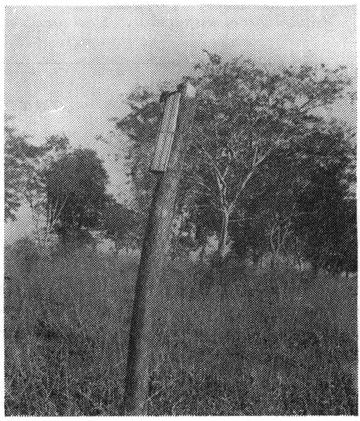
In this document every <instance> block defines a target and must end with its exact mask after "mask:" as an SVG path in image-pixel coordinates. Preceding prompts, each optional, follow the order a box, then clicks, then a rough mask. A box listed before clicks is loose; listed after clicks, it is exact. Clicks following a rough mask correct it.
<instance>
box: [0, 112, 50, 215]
mask: <svg viewBox="0 0 360 421" xmlns="http://www.w3.org/2000/svg"><path fill="white" fill-rule="evenodd" d="M12 119H13V117H11V116H7V115H5V128H4V135H5V148H4V158H5V159H4V161H5V162H4V164H5V168H4V169H5V173H4V176H5V177H4V178H5V221H8V220H15V219H16V212H17V210H18V209H19V207H20V205H21V202H22V200H23V199H24V192H25V191H26V184H27V183H28V181H29V179H31V178H32V177H33V176H34V173H35V164H36V163H37V162H38V159H39V158H40V157H41V156H42V155H43V154H44V153H45V152H46V149H45V148H44V146H40V147H37V146H34V145H32V144H31V143H29V142H28V138H29V137H30V136H29V135H26V134H17V131H16V129H15V128H14V127H13V126H12V125H11V120H12Z"/></svg>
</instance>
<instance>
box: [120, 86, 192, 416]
mask: <svg viewBox="0 0 360 421" xmlns="http://www.w3.org/2000/svg"><path fill="white" fill-rule="evenodd" d="M195 104H196V100H195V98H194V96H187V91H186V90H185V89H184V90H183V94H182V96H181V101H180V109H179V116H178V124H177V130H176V133H175V136H174V141H173V145H172V151H171V156H170V161H169V166H168V170H167V171H166V172H165V173H160V174H159V175H158V180H157V184H156V187H155V191H154V195H153V200H152V204H151V208H150V211H149V217H148V223H147V227H146V232H145V237H144V242H143V248H142V252H141V259H140V265H139V271H138V277H137V281H136V285H135V297H134V304H133V312H132V319H131V325H130V337H129V347H128V359H127V368H126V378H125V394H124V413H125V415H145V414H146V413H147V407H146V400H147V395H148V383H149V375H148V370H149V361H150V354H151V351H152V346H153V332H152V320H153V312H154V309H155V307H156V304H157V303H156V292H157V289H158V286H159V282H160V277H161V274H162V269H163V264H164V260H165V253H166V250H168V249H169V241H170V235H171V227H172V222H173V216H174V208H175V200H176V195H177V190H178V185H179V181H180V178H181V172H182V166H183V161H184V157H185V153H186V150H187V146H188V142H189V140H188V138H187V137H186V134H187V131H188V129H189V126H190V125H191V123H192V120H193V116H194V112H195Z"/></svg>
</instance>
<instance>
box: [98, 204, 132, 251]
mask: <svg viewBox="0 0 360 421" xmlns="http://www.w3.org/2000/svg"><path fill="white" fill-rule="evenodd" d="M102 229H103V230H104V237H105V238H107V239H110V240H112V241H113V242H114V249H115V254H116V255H117V254H118V253H119V250H120V249H121V248H122V247H125V248H126V249H129V248H133V247H136V246H137V245H138V242H139V235H140V226H139V220H138V218H137V214H136V212H135V211H134V210H132V209H128V208H127V207H126V206H124V205H123V204H121V203H116V202H115V203H111V204H110V205H109V206H107V207H106V209H105V210H104V213H103V223H102Z"/></svg>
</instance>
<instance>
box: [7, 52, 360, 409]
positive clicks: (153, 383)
mask: <svg viewBox="0 0 360 421" xmlns="http://www.w3.org/2000/svg"><path fill="white" fill-rule="evenodd" d="M206 53H207V56H208V60H207V61H206V62H203V63H200V64H199V65H197V66H196V72H197V73H196V75H197V76H196V77H192V78H190V79H191V81H192V83H193V84H195V85H196V86H197V89H198V92H199V98H198V107H197V111H196V115H195V122H194V127H193V130H192V134H191V136H192V138H191V139H190V140H191V142H190V144H191V147H190V148H189V151H188V155H187V157H186V160H185V163H184V164H185V170H184V174H183V176H182V179H181V183H180V189H179V192H178V197H177V203H176V218H175V219H176V220H175V221H174V227H173V235H172V242H171V244H172V249H171V250H169V251H168V254H167V256H166V257H167V259H166V267H165V273H164V275H163V277H162V278H161V288H160V289H159V290H158V291H157V294H156V297H157V300H158V302H157V303H155V304H157V305H155V306H154V308H156V314H155V316H156V317H155V320H154V325H153V332H154V333H155V336H156V344H154V349H153V351H154V352H153V355H152V362H151V367H150V378H149V398H148V413H149V414H151V415H170V414H171V415H180V414H181V415H265V414H267V415H320V414H321V415H344V414H346V415H350V414H351V415H355V414H357V411H358V409H357V404H358V402H357V399H358V397H357V396H358V395H357V377H356V376H357V318H356V308H357V306H356V296H357V289H356V276H355V272H356V271H357V228H356V200H355V197H354V196H355V195H354V190H355V189H354V186H355V181H356V179H355V146H354V136H355V129H354V127H352V126H351V125H347V124H345V123H344V122H342V121H339V120H330V119H328V118H325V113H324V110H325V109H326V107H331V106H334V105H336V104H337V101H339V100H340V99H341V98H343V97H345V96H347V95H350V96H351V95H352V92H351V81H350V79H349V78H348V77H347V74H346V69H345V68H344V67H343V66H341V67H339V68H337V69H329V68H327V67H326V66H325V65H320V66H319V67H316V68H315V67H311V66H305V65H301V66H299V67H297V68H294V67H292V66H290V67H288V68H284V69H280V70H279V69H278V70H274V69H268V68H265V67H264V66H261V65H259V64H257V63H254V62H253V61H251V60H245V59H234V60H232V61H229V62H223V61H222V59H221V57H219V56H218V55H214V54H210V53H208V52H206ZM128 104H129V106H130V110H129V113H128V114H127V115H126V116H125V117H124V118H121V119H117V118H115V119H114V123H115V125H116V127H117V129H118V130H121V131H122V132H123V133H125V134H126V135H127V136H128V138H129V140H130V148H129V155H128V159H127V164H128V168H129V176H130V180H131V183H132V188H133V189H132V192H133V198H132V199H133V200H132V202H131V204H130V205H127V204H124V203H122V204H120V203H118V202H116V200H115V199H114V197H112V196H111V195H110V194H108V192H107V190H106V189H107V184H108V175H107V172H106V170H105V167H104V163H103V162H102V161H101V160H100V159H99V157H98V156H97V154H96V152H95V151H92V150H90V149H81V148H78V149H72V148H71V146H70V142H69V139H67V137H66V136H65V135H64V136H51V137H50V138H48V139H46V140H45V142H44V144H42V145H39V146H34V145H32V143H31V142H30V140H29V136H27V135H24V134H19V133H18V132H17V130H16V129H15V128H14V127H13V126H12V125H11V124H10V119H9V118H6V120H5V124H6V125H5V220H14V219H16V215H17V211H18V209H19V207H20V205H21V203H22V202H23V201H26V202H27V203H28V204H29V205H30V209H31V212H32V217H33V223H34V225H33V228H34V235H33V237H32V238H21V239H19V240H18V241H17V242H15V243H14V244H12V245H11V246H8V247H7V248H6V253H5V273H6V276H5V409H6V414H7V415H118V414H121V413H122V410H123V408H122V406H121V405H122V401H123V394H124V376H125V367H126V357H127V347H128V336H129V325H130V316H131V315H130V311H131V307H132V301H133V297H134V285H135V276H136V272H137V267H138V257H134V256H135V255H130V254H129V253H126V254H124V253H121V249H123V248H125V249H126V250H127V251H128V249H129V248H139V247H140V245H141V244H142V236H143V231H144V226H145V221H146V217H147V210H148V206H149V200H150V196H151V193H152V188H153V185H154V179H153V178H152V177H150V176H149V173H148V168H149V163H150V160H151V157H152V152H153V147H154V140H155V137H156V134H157V130H158V124H159V119H160V118H161V113H162V108H161V104H160V103H159V101H158V95H157V94H155V93H153V92H149V91H147V90H145V89H138V90H137V91H135V92H133V93H132V94H131V95H130V96H129V99H128ZM95 231H97V233H99V234H100V235H99V236H98V237H100V238H102V239H106V240H110V241H111V242H112V243H113V246H114V251H115V253H113V254H110V253H105V252H102V251H100V250H99V249H98V248H97V242H98V240H96V239H95V235H94V234H95ZM50 238H52V240H54V241H53V242H51V241H50ZM89 245H90V247H89ZM136 256H137V255H136Z"/></svg>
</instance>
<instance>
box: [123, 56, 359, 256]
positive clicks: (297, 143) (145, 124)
mask: <svg viewBox="0 0 360 421" xmlns="http://www.w3.org/2000/svg"><path fill="white" fill-rule="evenodd" d="M206 53H207V55H208V58H209V60H208V61H207V62H203V63H200V64H198V65H197V66H196V70H197V72H198V76H197V77H196V78H191V81H192V83H193V84H195V85H196V86H197V88H198V106H197V111H196V115H195V122H194V126H193V130H192V137H193V141H192V143H191V147H190V149H189V152H188V156H187V159H186V161H185V163H184V164H185V167H186V168H185V174H184V177H183V180H182V184H181V191H180V192H179V201H178V212H179V214H181V213H183V212H184V209H185V210H186V212H188V215H189V218H191V222H192V223H194V224H195V226H196V229H197V231H198V232H199V238H200V237H201V238H202V240H203V239H204V233H212V232H216V233H217V237H218V239H219V246H218V248H219V254H220V259H221V260H222V259H224V258H225V256H226V255H227V253H228V251H229V250H230V248H231V243H232V240H235V237H236V236H237V238H239V235H240V236H243V235H245V237H246V238H248V239H249V240H250V238H254V236H253V235H252V234H253V231H252V233H251V234H250V233H246V234H245V231H244V230H248V229H250V230H251V224H250V222H249V220H248V217H249V213H251V212H250V210H249V209H246V206H247V205H249V206H250V208H251V206H254V202H255V201H256V200H261V196H260V195H259V194H258V193H259V191H264V194H263V197H262V199H264V200H266V206H270V208H265V206H264V207H262V208H261V209H258V211H259V212H260V213H259V214H257V215H251V218H252V219H253V221H254V224H253V225H252V226H253V227H255V226H256V222H255V221H265V220H267V221H268V223H267V224H266V226H263V225H261V224H260V226H261V227H262V228H261V229H262V230H263V233H264V235H266V236H267V238H268V243H269V248H270V249H271V251H272V253H273V254H274V255H276V254H278V253H280V252H281V251H283V250H284V248H285V243H286V241H288V238H289V233H290V219H291V217H292V212H293V211H294V203H295V201H294V200H295V196H296V195H297V191H296V190H294V191H291V190H292V189H293V188H302V186H303V185H304V178H306V177H305V176H306V170H305V167H304V169H303V170H304V172H305V174H304V177H301V178H302V181H301V182H299V180H298V176H299V174H300V173H301V171H302V170H301V165H307V166H308V167H309V166H310V167H311V165H315V163H316V162H317V161H318V158H317V153H318V152H319V151H316V148H317V146H314V145H313V146H312V148H313V151H312V153H313V156H312V157H307V158H305V157H304V154H306V153H309V152H310V149H311V148H309V145H308V144H307V143H308V142H310V139H311V142H313V143H315V142H316V141H317V139H316V135H315V133H318V134H320V137H321V136H322V135H323V134H324V133H325V134H326V132H331V131H332V132H334V131H336V130H338V131H339V132H341V125H338V126H339V127H340V128H339V127H338V128H336V123H335V122H328V121H326V120H325V119H324V118H323V117H322V115H323V111H324V110H325V109H326V108H327V107H330V106H331V105H333V104H335V103H336V102H337V101H338V100H339V99H341V98H342V97H343V96H344V95H347V93H348V90H349V86H350V84H351V80H350V79H349V77H348V76H347V75H346V68H345V67H344V66H340V67H339V68H336V69H333V70H332V69H329V68H327V67H326V66H325V65H321V66H319V67H313V66H307V65H301V66H298V67H293V66H290V67H288V68H283V69H278V70H276V69H268V68H266V67H265V66H261V65H259V64H257V63H255V62H253V61H252V60H245V59H242V58H239V59H234V60H232V61H230V62H225V63H223V62H222V59H221V57H219V56H218V55H213V54H210V53H208V52H207V51H206ZM129 105H130V108H131V111H130V112H129V114H128V115H127V116H126V117H125V118H123V119H115V120H116V126H117V128H118V129H120V130H122V131H123V132H124V133H125V134H127V135H128V137H129V139H130V141H131V148H130V153H129V166H130V169H131V172H130V173H131V175H132V180H133V187H134V190H135V198H136V201H137V203H138V204H139V207H140V208H141V209H146V208H147V206H148V204H149V193H150V191H151V188H152V180H151V178H150V177H149V176H148V174H147V171H148V167H149V162H150V159H151V154H152V151H153V142H154V139H155V136H156V133H157V126H158V124H159V119H160V115H161V106H160V104H159V103H158V102H157V96H156V95H155V94H153V93H150V92H148V91H146V90H141V89H139V90H138V91H136V92H134V93H133V94H131V95H130V97H129ZM321 133H322V134H321ZM342 134H346V136H345V138H346V140H344V142H341V141H340V142H339V145H340V147H342V146H343V145H344V144H345V143H346V141H348V138H349V136H351V134H349V133H348V132H347V130H346V129H343V131H342ZM331 138H332V139H333V141H334V142H335V143H336V141H338V140H339V136H333V137H331ZM303 147H305V149H306V148H307V149H306V150H305V151H303V150H302V148H303ZM329 149H330V148H328V149H327V151H328V152H329ZM338 150H339V146H336V145H335V149H334V152H333V153H332V154H331V153H330V154H329V158H330V157H331V156H332V157H334V155H335V153H336V152H335V151H338ZM305 161H306V162H305ZM274 165H277V166H279V165H280V166H281V165H283V167H280V168H279V167H278V168H274ZM289 169H290V172H287V171H288V170H289ZM309 171H310V170H309ZM284 174H287V177H285V179H284V177H283V175H284ZM270 175H271V177H270V178H269V176H270ZM283 179H284V181H283V182H282V181H281V180H283ZM270 180H273V181H270ZM279 180H280V183H279V182H278V181H279ZM271 183H273V184H271ZM293 184H295V186H294V185H293ZM270 196H272V197H270ZM284 202H286V206H284ZM245 214H246V216H245ZM244 217H246V218H247V220H244ZM230 232H231V234H230ZM259 234H260V233H259ZM206 235H207V234H205V237H206ZM261 237H262V236H261V235H260V236H259V238H258V240H256V241H255V242H258V243H259V244H258V245H255V244H252V245H250V244H247V245H246V244H244V245H240V244H239V242H237V245H236V246H235V248H236V249H237V250H238V251H239V252H241V253H244V252H245V251H246V250H247V249H252V250H253V252H254V253H255V254H256V253H257V252H256V251H255V249H256V248H257V247H259V248H260V249H261V252H263V251H264V250H266V249H267V247H264V246H265V242H264V239H263V238H261ZM235 242H236V241H235ZM260 249H259V250H260ZM259 250H258V251H259Z"/></svg>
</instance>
